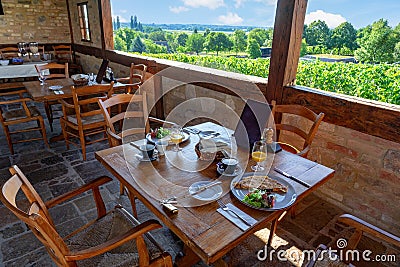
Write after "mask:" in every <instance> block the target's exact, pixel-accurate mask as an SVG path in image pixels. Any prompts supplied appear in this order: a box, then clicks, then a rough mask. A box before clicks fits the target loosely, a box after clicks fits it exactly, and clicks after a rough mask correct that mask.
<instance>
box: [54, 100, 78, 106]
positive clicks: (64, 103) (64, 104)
mask: <svg viewBox="0 0 400 267" xmlns="http://www.w3.org/2000/svg"><path fill="white" fill-rule="evenodd" d="M58 102H59V103H60V104H61V105H63V106H64V107H67V108H75V106H74V104H70V103H68V102H67V101H65V100H64V99H60V100H58Z"/></svg>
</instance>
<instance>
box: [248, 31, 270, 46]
mask: <svg viewBox="0 0 400 267" xmlns="http://www.w3.org/2000/svg"><path fill="white" fill-rule="evenodd" d="M267 38H268V32H267V30H265V29H261V28H255V29H252V30H251V31H250V32H249V35H248V36H247V40H250V39H254V40H256V41H257V43H258V46H260V47H261V46H262V45H263V44H264V42H265V40H266V39H267Z"/></svg>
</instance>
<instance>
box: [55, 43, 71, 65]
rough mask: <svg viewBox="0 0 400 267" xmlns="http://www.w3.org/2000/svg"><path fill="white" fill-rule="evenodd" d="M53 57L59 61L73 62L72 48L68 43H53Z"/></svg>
mask: <svg viewBox="0 0 400 267" xmlns="http://www.w3.org/2000/svg"><path fill="white" fill-rule="evenodd" d="M53 50H54V57H55V58H56V60H58V61H61V62H70V63H72V62H73V57H72V48H71V46H70V45H53Z"/></svg>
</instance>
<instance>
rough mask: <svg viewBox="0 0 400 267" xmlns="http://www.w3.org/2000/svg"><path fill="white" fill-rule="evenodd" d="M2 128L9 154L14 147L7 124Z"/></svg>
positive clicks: (12, 151) (12, 153)
mask: <svg viewBox="0 0 400 267" xmlns="http://www.w3.org/2000/svg"><path fill="white" fill-rule="evenodd" d="M3 129H4V133H5V135H6V138H7V144H8V148H9V149H10V152H11V155H14V148H13V143H12V140H11V135H10V130H9V129H8V126H3Z"/></svg>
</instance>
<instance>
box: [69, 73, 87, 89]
mask: <svg viewBox="0 0 400 267" xmlns="http://www.w3.org/2000/svg"><path fill="white" fill-rule="evenodd" d="M71 78H72V80H73V82H74V85H75V86H84V85H87V84H88V83H89V75H86V74H75V75H72V76H71Z"/></svg>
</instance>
